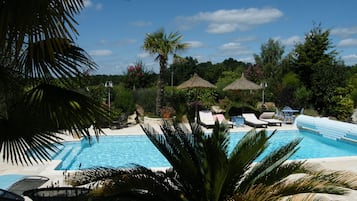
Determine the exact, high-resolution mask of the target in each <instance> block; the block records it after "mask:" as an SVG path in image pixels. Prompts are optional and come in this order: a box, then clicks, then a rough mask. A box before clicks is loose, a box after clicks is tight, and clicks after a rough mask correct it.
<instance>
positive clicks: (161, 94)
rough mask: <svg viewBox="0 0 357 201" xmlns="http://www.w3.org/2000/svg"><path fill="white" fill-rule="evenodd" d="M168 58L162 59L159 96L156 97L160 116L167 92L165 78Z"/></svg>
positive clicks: (158, 88)
mask: <svg viewBox="0 0 357 201" xmlns="http://www.w3.org/2000/svg"><path fill="white" fill-rule="evenodd" d="M165 58H166V57H162V56H161V57H160V73H159V81H158V83H157V86H158V87H157V96H156V114H157V115H161V114H160V109H161V107H162V104H163V99H164V96H165V94H164V92H165V82H164V80H163V76H164V73H165V70H166V59H165Z"/></svg>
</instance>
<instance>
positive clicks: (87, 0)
mask: <svg viewBox="0 0 357 201" xmlns="http://www.w3.org/2000/svg"><path fill="white" fill-rule="evenodd" d="M83 4H84V7H86V8H89V7H91V6H93V3H92V1H91V0H84V1H83Z"/></svg>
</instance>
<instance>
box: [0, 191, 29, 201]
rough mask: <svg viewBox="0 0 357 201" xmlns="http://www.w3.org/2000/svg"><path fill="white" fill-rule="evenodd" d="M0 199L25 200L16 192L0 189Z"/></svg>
mask: <svg viewBox="0 0 357 201" xmlns="http://www.w3.org/2000/svg"><path fill="white" fill-rule="evenodd" d="M0 200H2V201H5V200H6V201H25V198H24V197H22V196H21V195H18V194H16V193H13V192H10V191H7V190H4V189H0Z"/></svg>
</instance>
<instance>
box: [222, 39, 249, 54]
mask: <svg viewBox="0 0 357 201" xmlns="http://www.w3.org/2000/svg"><path fill="white" fill-rule="evenodd" d="M219 49H220V50H221V51H222V52H223V53H224V54H225V55H227V56H239V55H248V54H252V51H251V50H249V48H247V47H245V46H243V45H242V44H241V43H237V42H229V43H225V44H223V45H221V46H220V47H219Z"/></svg>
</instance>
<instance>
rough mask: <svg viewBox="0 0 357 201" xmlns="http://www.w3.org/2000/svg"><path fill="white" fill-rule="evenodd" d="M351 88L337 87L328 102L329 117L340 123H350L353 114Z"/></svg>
mask: <svg viewBox="0 0 357 201" xmlns="http://www.w3.org/2000/svg"><path fill="white" fill-rule="evenodd" d="M350 94H351V88H349V87H346V88H342V87H338V88H336V89H335V92H334V96H332V98H331V99H330V100H329V106H330V107H331V108H330V110H329V111H331V115H332V116H335V117H336V118H337V119H338V120H341V121H350V117H351V114H352V112H353V100H352V99H351V95H350Z"/></svg>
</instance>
